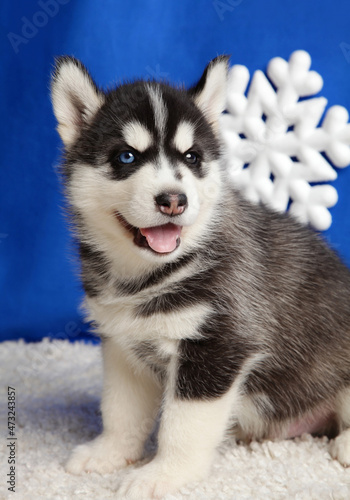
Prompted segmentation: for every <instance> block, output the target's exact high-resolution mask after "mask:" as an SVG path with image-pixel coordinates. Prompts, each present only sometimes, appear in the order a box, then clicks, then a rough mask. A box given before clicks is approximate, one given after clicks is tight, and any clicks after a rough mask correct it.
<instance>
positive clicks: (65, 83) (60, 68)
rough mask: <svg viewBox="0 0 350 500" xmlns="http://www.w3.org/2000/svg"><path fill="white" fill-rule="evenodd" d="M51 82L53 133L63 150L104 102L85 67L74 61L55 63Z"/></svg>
mask: <svg viewBox="0 0 350 500" xmlns="http://www.w3.org/2000/svg"><path fill="white" fill-rule="evenodd" d="M55 62H56V65H55V69H54V72H53V75H52V81H51V98H52V104H53V108H54V113H55V115H56V118H57V121H58V127H57V130H58V132H59V134H60V136H61V138H62V141H63V143H64V145H65V146H70V145H71V144H72V143H73V142H74V141H75V140H76V138H77V137H78V135H79V133H80V129H81V128H82V127H83V125H85V124H87V123H89V122H91V120H92V118H93V117H94V115H95V114H96V112H97V111H98V110H99V109H100V107H101V106H102V104H103V102H104V94H103V93H102V92H101V91H100V90H99V89H98V88H97V86H96V84H95V83H94V81H93V79H92V78H91V76H90V75H89V73H88V71H87V69H86V68H85V66H84V65H83V64H82V63H81V62H80V61H78V60H77V59H75V58H74V57H69V56H63V57H59V58H57V59H56V61H55Z"/></svg>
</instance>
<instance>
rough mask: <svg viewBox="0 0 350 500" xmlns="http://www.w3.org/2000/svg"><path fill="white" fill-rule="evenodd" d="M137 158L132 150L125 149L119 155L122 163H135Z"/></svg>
mask: <svg viewBox="0 0 350 500" xmlns="http://www.w3.org/2000/svg"><path fill="white" fill-rule="evenodd" d="M135 159H136V158H135V155H134V154H133V153H132V152H131V151H124V152H123V153H120V155H119V156H118V160H119V161H120V163H125V164H128V163H134V161H135Z"/></svg>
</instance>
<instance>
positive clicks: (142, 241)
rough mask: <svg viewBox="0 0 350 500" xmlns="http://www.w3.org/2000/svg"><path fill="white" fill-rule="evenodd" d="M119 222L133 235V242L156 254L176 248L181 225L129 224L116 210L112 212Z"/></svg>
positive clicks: (179, 240)
mask: <svg viewBox="0 0 350 500" xmlns="http://www.w3.org/2000/svg"><path fill="white" fill-rule="evenodd" d="M114 215H115V217H116V218H117V220H118V221H119V222H120V224H121V225H122V226H123V227H124V228H125V229H126V230H127V231H129V232H130V233H131V234H132V235H133V237H134V243H135V245H136V246H138V247H140V248H147V249H149V250H151V251H153V252H154V253H157V254H163V255H165V254H169V253H172V252H173V251H174V250H176V249H177V248H178V246H179V245H180V242H181V239H180V236H181V230H182V226H178V225H177V224H173V223H171V222H168V223H167V224H163V225H161V226H154V227H144V228H138V227H135V226H132V225H131V224H129V222H128V221H126V220H125V219H124V217H123V216H122V215H120V214H119V213H118V212H115V213H114Z"/></svg>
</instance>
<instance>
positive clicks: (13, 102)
mask: <svg viewBox="0 0 350 500" xmlns="http://www.w3.org/2000/svg"><path fill="white" fill-rule="evenodd" d="M0 23H1V37H0V49H1V72H0V102H1V111H2V113H1V120H0V127H1V130H0V138H1V139H0V140H1V141H2V148H1V152H2V154H1V163H2V165H1V168H0V188H1V196H0V255H1V261H0V293H1V301H0V304H1V305H0V307H1V311H0V339H15V338H19V337H24V338H25V339H27V340H37V339H40V338H42V337H44V336H51V337H58V338H70V339H75V338H79V337H80V336H82V335H83V334H84V327H83V326H82V324H81V322H80V315H79V313H78V304H79V301H80V299H81V296H82V292H81V288H80V285H79V281H78V279H77V278H76V273H75V270H76V264H75V263H74V252H72V251H71V246H70V237H69V233H68V230H67V225H66V223H65V220H64V217H63V215H62V211H61V207H62V205H63V199H62V193H61V190H60V187H59V179H58V176H57V174H56V166H57V163H58V161H59V149H60V141H59V137H58V135H57V134H56V132H55V120H54V117H53V114H52V110H51V104H50V100H49V91H48V89H49V76H50V72H51V69H52V63H53V58H54V56H56V55H60V54H72V55H74V56H76V57H78V58H80V59H81V60H82V61H83V62H84V63H85V64H86V65H87V67H88V68H89V69H90V70H91V72H92V75H93V76H94V77H95V79H96V80H97V82H98V83H99V84H101V85H104V86H106V85H108V84H110V83H111V82H115V81H118V80H119V79H124V78H132V77H135V76H145V77H147V76H148V77H149V76H152V77H157V76H159V77H167V78H168V79H170V80H173V81H175V82H180V81H184V82H185V83H187V84H190V83H193V82H194V81H195V80H196V79H197V78H199V76H200V74H201V71H202V70H203V68H204V66H205V64H206V63H207V62H208V60H210V59H211V58H213V57H215V56H216V55H217V54H221V53H229V54H232V59H231V62H232V64H236V63H239V64H244V65H246V66H248V68H249V69H250V70H251V71H253V70H255V69H258V68H260V69H265V67H266V63H267V62H268V61H269V60H270V59H271V58H272V57H275V56H282V57H284V58H288V57H289V55H290V54H291V52H293V51H294V50H297V49H305V50H307V51H308V52H309V53H310V54H311V57H312V59H313V69H315V70H316V71H318V72H319V73H320V74H321V75H322V76H323V77H324V80H325V84H324V89H323V91H322V95H325V96H326V97H327V98H328V99H329V105H334V104H342V105H344V106H345V107H346V108H347V109H350V3H349V0H336V1H329V0H319V1H318V2H311V1H309V2H306V1H305V0H283V1H281V0H265V1H264V2H262V1H261V0H209V1H206V0H202V1H200V0H188V1H187V2H186V1H180V0H177V1H169V2H165V1H161V0H133V1H132V2H125V1H120V0H104V1H97V0H95V1H94V0H39V1H30V0H17V1H16V2H10V1H9V0H3V1H2V2H1V6H0ZM334 185H335V186H336V187H337V189H338V191H339V202H338V204H337V205H336V206H335V207H334V208H333V209H332V215H333V219H334V222H333V225H332V227H331V229H330V230H329V231H327V233H326V237H327V238H328V239H329V241H330V242H331V243H332V245H333V246H334V247H336V248H337V249H338V251H339V252H340V253H341V254H342V255H343V256H344V258H345V259H346V261H347V263H348V264H350V247H349V243H350V234H349V233H350V231H349V230H350V220H349V215H350V200H349V198H350V197H349V194H350V168H348V169H344V170H342V171H339V178H338V179H337V181H336V182H334ZM69 256H70V257H69Z"/></svg>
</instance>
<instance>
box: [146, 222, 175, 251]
mask: <svg viewBox="0 0 350 500" xmlns="http://www.w3.org/2000/svg"><path fill="white" fill-rule="evenodd" d="M181 229H182V227H181V226H176V225H175V224H171V223H169V224H165V225H164V226H156V227H145V228H142V229H140V232H141V234H142V235H143V236H144V237H145V238H146V239H147V243H148V244H149V246H150V247H151V248H152V250H154V251H155V252H158V253H169V252H172V251H173V250H175V248H176V245H177V239H178V238H179V237H180V234H181Z"/></svg>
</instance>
